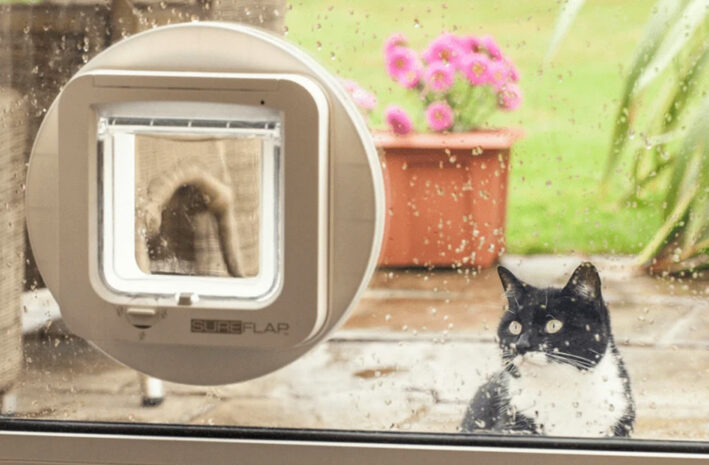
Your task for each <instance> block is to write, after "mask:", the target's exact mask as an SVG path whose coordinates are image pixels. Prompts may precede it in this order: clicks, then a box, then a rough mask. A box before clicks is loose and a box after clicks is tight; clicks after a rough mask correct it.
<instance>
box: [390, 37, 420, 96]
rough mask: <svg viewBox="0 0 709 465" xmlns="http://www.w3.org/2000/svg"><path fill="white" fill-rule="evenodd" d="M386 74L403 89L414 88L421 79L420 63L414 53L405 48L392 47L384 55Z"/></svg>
mask: <svg viewBox="0 0 709 465" xmlns="http://www.w3.org/2000/svg"><path fill="white" fill-rule="evenodd" d="M385 58H386V62H387V73H389V76H391V77H392V78H393V79H394V80H396V81H397V82H399V83H400V84H401V85H403V86H404V87H414V86H416V84H418V82H419V80H420V79H421V73H422V70H421V63H420V62H419V60H418V56H417V55H416V52H415V51H413V50H411V49H410V48H406V47H394V48H393V49H391V50H390V51H388V52H386V53H385Z"/></svg>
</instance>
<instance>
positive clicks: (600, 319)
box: [497, 263, 611, 370]
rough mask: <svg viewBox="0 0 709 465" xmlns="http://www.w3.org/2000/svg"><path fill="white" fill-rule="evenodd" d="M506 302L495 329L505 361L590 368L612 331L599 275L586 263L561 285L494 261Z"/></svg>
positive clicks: (605, 346)
mask: <svg viewBox="0 0 709 465" xmlns="http://www.w3.org/2000/svg"><path fill="white" fill-rule="evenodd" d="M498 273H499V274H500V279H501V280H502V284H503V287H504V289H505V293H506V295H507V300H508V306H507V308H506V309H505V313H504V315H503V316H502V320H501V321H500V326H499V327H498V330H497V334H498V337H499V341H500V348H501V349H502V357H503V361H504V362H505V364H511V365H513V366H514V367H517V368H520V367H521V366H523V365H531V366H534V365H548V364H555V363H561V364H566V365H571V366H574V367H576V368H578V369H580V370H585V369H589V368H593V367H594V366H595V365H596V364H597V363H598V362H599V361H600V359H601V358H602V357H603V355H604V354H605V352H606V349H607V347H608V343H609V340H610V337H611V333H610V323H609V317H608V310H607V308H606V306H605V304H604V303H603V297H602V296H601V280H600V277H599V276H598V272H597V271H596V269H595V267H594V266H593V265H592V264H590V263H583V264H581V265H580V266H579V267H578V268H577V269H576V271H574V273H573V275H572V276H571V279H570V280H569V282H568V283H567V284H566V286H565V287H564V288H562V289H558V288H548V289H539V288H536V287H533V286H530V285H529V284H526V283H524V282H522V281H520V280H519V279H517V278H516V277H515V276H514V275H513V274H512V273H511V272H510V271H509V270H507V269H506V268H503V267H498Z"/></svg>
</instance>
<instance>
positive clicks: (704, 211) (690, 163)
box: [548, 0, 709, 273]
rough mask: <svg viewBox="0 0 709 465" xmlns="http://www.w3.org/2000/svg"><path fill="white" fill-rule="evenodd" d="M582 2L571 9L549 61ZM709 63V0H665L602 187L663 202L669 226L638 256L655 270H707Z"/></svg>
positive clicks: (654, 18) (571, 2)
mask: <svg viewBox="0 0 709 465" xmlns="http://www.w3.org/2000/svg"><path fill="white" fill-rule="evenodd" d="M583 3H584V1H583V0H568V2H567V3H566V4H565V6H564V8H563V9H562V11H561V13H560V14H559V17H558V19H557V26H556V29H555V34H554V37H553V39H552V43H551V46H550V49H549V50H550V52H549V53H548V58H549V57H550V56H551V54H552V53H553V50H554V49H555V48H556V46H557V45H558V43H559V41H560V40H561V38H562V37H563V35H564V33H565V32H566V31H567V30H568V29H569V25H570V24H571V22H572V21H573V19H574V16H575V15H576V13H577V12H578V11H579V9H580V8H581V5H582V4H583ZM708 61H709V0H660V1H659V2H658V3H657V4H656V5H655V6H654V8H653V10H652V15H651V17H650V19H649V20H648V22H647V26H646V30H645V35H644V37H643V38H642V40H641V41H640V43H639V45H638V47H637V48H636V53H635V56H634V58H633V60H632V62H631V63H630V67H629V71H628V74H627V77H626V80H625V83H624V87H623V91H622V93H621V95H620V98H619V105H618V109H617V112H616V115H615V125H614V129H613V134H612V137H611V144H610V150H609V153H608V159H607V164H606V169H605V173H604V177H603V185H602V187H603V188H604V189H608V188H609V187H610V186H611V185H615V186H617V185H624V186H628V187H627V192H626V196H625V199H629V200H633V201H642V200H643V199H644V198H648V197H657V196H660V197H661V199H662V206H663V208H664V223H663V224H662V226H661V227H660V228H659V229H658V230H657V231H656V232H655V234H654V236H653V237H652V239H651V240H650V241H649V242H648V243H647V245H646V246H645V247H644V249H643V250H642V251H641V252H640V253H639V254H638V256H637V262H638V263H639V264H641V265H643V266H645V267H647V268H648V269H650V270H652V271H655V272H661V273H687V272H689V273H691V272H694V271H697V270H700V269H702V268H709V96H707V90H708V89H709V86H708V85H707V84H709V73H708V72H707V66H706V65H707V62H708ZM628 179H629V180H630V182H629V183H628V182H627V180H628ZM614 181H615V183H614ZM619 181H620V182H619Z"/></svg>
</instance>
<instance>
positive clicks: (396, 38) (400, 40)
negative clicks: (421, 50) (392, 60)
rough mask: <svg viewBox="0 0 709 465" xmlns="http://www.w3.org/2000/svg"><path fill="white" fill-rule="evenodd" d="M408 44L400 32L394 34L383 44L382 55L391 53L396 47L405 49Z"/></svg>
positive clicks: (407, 40)
mask: <svg viewBox="0 0 709 465" xmlns="http://www.w3.org/2000/svg"><path fill="white" fill-rule="evenodd" d="M408 43H409V39H408V38H407V37H406V36H405V35H404V34H402V33H400V32H395V33H394V34H392V35H390V36H389V37H388V38H387V40H386V41H385V42H384V54H385V55H387V54H389V53H391V51H392V50H394V49H395V48H396V47H405V46H406V44H408Z"/></svg>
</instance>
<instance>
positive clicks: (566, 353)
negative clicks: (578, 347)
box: [553, 350, 593, 364]
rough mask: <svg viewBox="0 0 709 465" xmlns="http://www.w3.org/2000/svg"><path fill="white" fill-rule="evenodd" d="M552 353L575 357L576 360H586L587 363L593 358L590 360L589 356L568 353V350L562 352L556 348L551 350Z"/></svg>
mask: <svg viewBox="0 0 709 465" xmlns="http://www.w3.org/2000/svg"><path fill="white" fill-rule="evenodd" d="M553 353H554V354H556V355H562V356H565V357H571V358H575V359H577V360H581V361H583V362H587V363H591V364H593V360H591V359H590V358H586V357H582V356H580V355H575V354H570V353H568V352H562V351H560V350H557V351H555V352H553Z"/></svg>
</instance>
